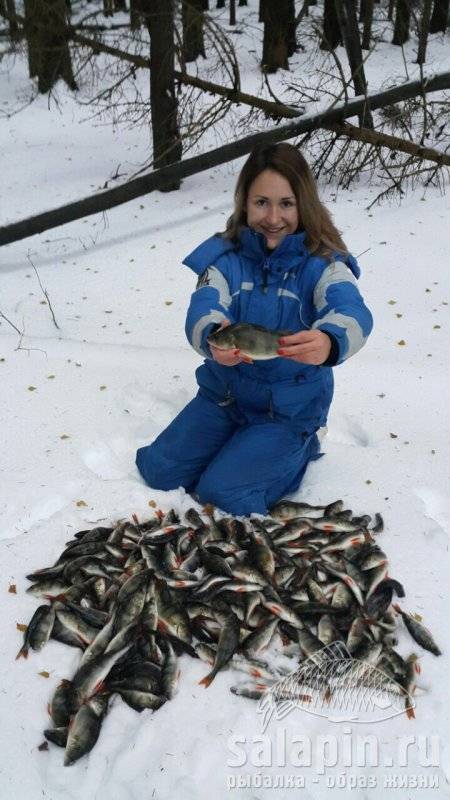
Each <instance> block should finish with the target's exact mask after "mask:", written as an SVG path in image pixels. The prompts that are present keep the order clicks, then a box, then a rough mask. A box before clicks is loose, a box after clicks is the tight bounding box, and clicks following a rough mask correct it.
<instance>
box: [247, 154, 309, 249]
mask: <svg viewBox="0 0 450 800" xmlns="http://www.w3.org/2000/svg"><path fill="white" fill-rule="evenodd" d="M246 212H247V224H248V225H249V226H250V228H253V230H255V231H259V233H262V234H263V236H265V237H266V242H267V248H268V250H273V249H274V248H275V247H276V246H277V245H278V244H280V242H281V240H282V239H283V238H284V237H285V236H287V234H289V233H295V231H296V230H297V228H298V227H299V212H298V208H297V198H296V197H295V194H294V193H293V191H292V189H291V185H290V183H289V181H287V180H286V178H284V177H283V176H282V175H280V174H279V172H274V171H273V170H271V169H265V170H264V171H263V172H261V174H260V175H258V177H257V178H255V180H254V181H253V183H252V184H251V186H250V190H249V193H248V197H247V203H246Z"/></svg>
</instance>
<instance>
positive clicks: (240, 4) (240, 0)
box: [238, 0, 248, 6]
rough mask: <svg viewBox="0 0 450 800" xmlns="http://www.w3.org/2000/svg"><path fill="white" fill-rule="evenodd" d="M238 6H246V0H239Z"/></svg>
mask: <svg viewBox="0 0 450 800" xmlns="http://www.w3.org/2000/svg"><path fill="white" fill-rule="evenodd" d="M238 5H239V6H248V3H247V0H239V3H238Z"/></svg>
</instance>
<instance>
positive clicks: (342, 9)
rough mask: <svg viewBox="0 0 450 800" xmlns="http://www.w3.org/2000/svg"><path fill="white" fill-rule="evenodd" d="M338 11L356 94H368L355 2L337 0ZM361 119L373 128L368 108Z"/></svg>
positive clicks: (362, 122) (351, 0)
mask: <svg viewBox="0 0 450 800" xmlns="http://www.w3.org/2000/svg"><path fill="white" fill-rule="evenodd" d="M336 12H337V16H338V20H339V26H340V29H341V34H342V39H343V41H344V46H345V49H346V52H347V58H348V63H349V65H350V69H351V73H352V79H353V85H354V87H355V94H356V95H365V94H367V81H366V76H365V73H364V63H363V57H362V50H361V42H360V38H359V28H358V20H357V18H356V7H355V3H354V2H353V0H336ZM359 120H360V125H362V126H364V127H366V128H373V121H372V116H371V113H370V110H369V109H368V108H366V109H365V110H364V111H363V113H362V114H360V116H359Z"/></svg>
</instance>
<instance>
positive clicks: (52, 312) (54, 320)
mask: <svg viewBox="0 0 450 800" xmlns="http://www.w3.org/2000/svg"><path fill="white" fill-rule="evenodd" d="M27 259H28V261H29V262H30V264H31V266H32V267H33V269H34V271H35V273H36V277H37V279H38V281H39V286H40V287H41V290H42V294H43V295H44V297H45V299H46V301H47V303H48V307H49V309H50V313H51V315H52V318H53V323H54V325H55V328H57V329H58V330H60V327H59V325H58V323H57V322H56V317H55V313H54V311H53V306H52V304H51V301H50V297H49V296H48V292H47V289H44V287H43V286H42V282H41V279H40V277H39V272H38V271H37V269H36V267H35V266H34V264H33V262H32V260H31V258H30V254H29V253H27Z"/></svg>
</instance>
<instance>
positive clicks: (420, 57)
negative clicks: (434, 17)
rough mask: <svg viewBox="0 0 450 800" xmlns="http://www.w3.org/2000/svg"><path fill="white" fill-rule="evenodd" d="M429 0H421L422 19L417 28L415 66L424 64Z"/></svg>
mask: <svg viewBox="0 0 450 800" xmlns="http://www.w3.org/2000/svg"><path fill="white" fill-rule="evenodd" d="M430 18H431V0H423V7H422V17H421V20H420V27H419V46H418V49H417V64H425V57H426V52H427V43H428V33H429V30H430Z"/></svg>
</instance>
